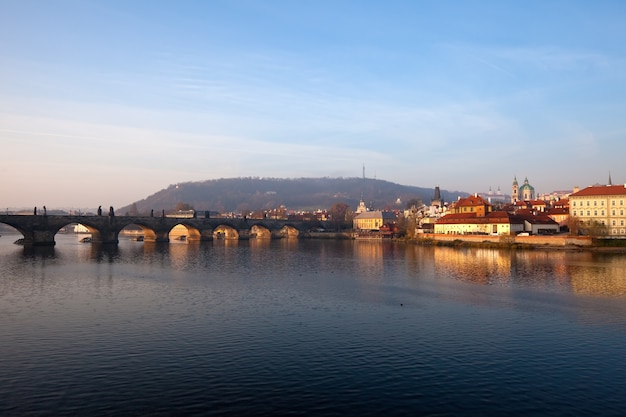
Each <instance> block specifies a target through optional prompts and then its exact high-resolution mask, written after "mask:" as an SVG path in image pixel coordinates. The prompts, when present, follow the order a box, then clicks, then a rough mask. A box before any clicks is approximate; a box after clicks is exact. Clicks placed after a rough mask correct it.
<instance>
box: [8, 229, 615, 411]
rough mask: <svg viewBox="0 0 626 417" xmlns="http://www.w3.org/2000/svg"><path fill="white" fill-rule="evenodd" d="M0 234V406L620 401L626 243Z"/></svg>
mask: <svg viewBox="0 0 626 417" xmlns="http://www.w3.org/2000/svg"><path fill="white" fill-rule="evenodd" d="M16 238H17V237H15V238H13V237H11V236H7V235H4V236H2V238H0V414H1V415H19V416H21V415H94V416H99V415H354V414H359V415H391V416H393V415H416V414H418V415H477V414H481V415H502V414H504V413H506V414H507V415H520V416H521V415H525V416H526V415H548V416H550V415H553V416H557V415H559V416H560V415H623V410H624V406H626V257H624V256H623V255H611V254H593V253H586V252H558V251H517V252H516V251H499V250H492V249H476V248H473V249H454V248H432V247H419V246H404V245H401V244H393V243H390V242H387V243H380V242H363V241H360V242H354V241H310V240H309V241H305V240H301V241H298V240H292V239H289V240H288V239H284V240H277V241H254V240H253V241H249V242H231V241H215V242H213V243H202V244H185V243H179V242H176V243H170V244H165V245H156V244H149V243H143V242H133V241H131V240H123V241H121V242H120V245H119V247H99V246H96V245H91V244H81V243H78V239H77V238H76V237H75V236H73V235H69V236H62V235H58V236H57V239H56V240H57V242H58V243H57V246H56V247H55V248H36V249H24V248H22V247H19V246H15V245H13V244H12V243H11V242H12V241H13V240H15V239H16Z"/></svg>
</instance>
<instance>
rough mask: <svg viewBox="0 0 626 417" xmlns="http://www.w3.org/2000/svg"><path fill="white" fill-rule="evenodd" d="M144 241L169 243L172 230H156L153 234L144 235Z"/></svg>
mask: <svg viewBox="0 0 626 417" xmlns="http://www.w3.org/2000/svg"><path fill="white" fill-rule="evenodd" d="M143 241H144V242H156V243H167V242H169V241H170V231H169V230H155V231H154V233H153V234H150V235H146V236H144V238H143Z"/></svg>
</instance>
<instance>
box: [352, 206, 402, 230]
mask: <svg viewBox="0 0 626 417" xmlns="http://www.w3.org/2000/svg"><path fill="white" fill-rule="evenodd" d="M395 222H396V215H395V214H393V213H392V212H390V211H380V210H374V211H365V212H363V213H359V214H357V215H356V216H354V219H353V220H352V227H353V228H354V230H370V231H372V230H376V231H378V230H380V228H381V227H383V226H384V225H388V224H394V223H395Z"/></svg>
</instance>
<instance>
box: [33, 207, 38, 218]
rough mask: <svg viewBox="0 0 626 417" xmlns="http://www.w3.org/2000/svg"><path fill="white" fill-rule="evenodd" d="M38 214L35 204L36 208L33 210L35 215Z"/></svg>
mask: <svg viewBox="0 0 626 417" xmlns="http://www.w3.org/2000/svg"><path fill="white" fill-rule="evenodd" d="M36 215H37V206H35V209H34V210H33V216H36Z"/></svg>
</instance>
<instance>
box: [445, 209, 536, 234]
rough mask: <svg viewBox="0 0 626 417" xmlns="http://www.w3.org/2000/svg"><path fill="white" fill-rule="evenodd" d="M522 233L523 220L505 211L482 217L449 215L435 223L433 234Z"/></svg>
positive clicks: (458, 214) (470, 214) (464, 214)
mask: <svg viewBox="0 0 626 417" xmlns="http://www.w3.org/2000/svg"><path fill="white" fill-rule="evenodd" d="M523 231H524V220H523V219H522V218H520V217H518V216H517V215H515V214H512V213H507V212H505V211H493V212H490V213H488V214H487V215H484V216H478V215H477V214H476V213H450V214H446V215H445V216H443V217H442V218H440V219H439V220H437V223H435V233H441V234H459V235H465V234H482V235H492V234H496V235H508V234H511V233H519V232H523Z"/></svg>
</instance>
